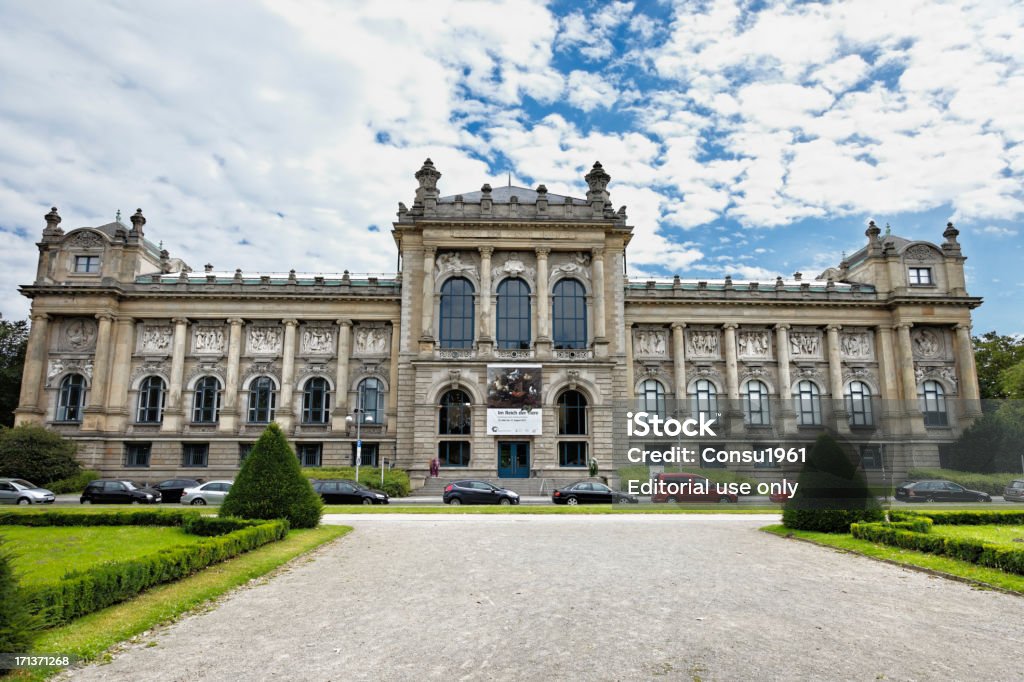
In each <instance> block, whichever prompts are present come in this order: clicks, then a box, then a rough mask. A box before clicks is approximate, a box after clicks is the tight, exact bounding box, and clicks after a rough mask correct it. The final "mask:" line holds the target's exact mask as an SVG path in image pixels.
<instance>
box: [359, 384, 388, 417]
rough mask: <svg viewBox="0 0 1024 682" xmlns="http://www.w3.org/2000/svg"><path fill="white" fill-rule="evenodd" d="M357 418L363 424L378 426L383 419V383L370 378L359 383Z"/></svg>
mask: <svg viewBox="0 0 1024 682" xmlns="http://www.w3.org/2000/svg"><path fill="white" fill-rule="evenodd" d="M359 409H360V410H361V411H362V413H361V414H360V416H359V418H360V419H362V421H363V423H364V424H380V423H382V421H383V419H384V383H383V382H382V381H381V380H380V379H375V378H373V377H370V378H369V379H363V380H362V381H360V382H359Z"/></svg>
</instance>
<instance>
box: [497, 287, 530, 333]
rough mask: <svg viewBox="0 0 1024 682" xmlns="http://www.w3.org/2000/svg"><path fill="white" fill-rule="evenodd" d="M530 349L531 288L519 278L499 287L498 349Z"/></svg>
mask: <svg viewBox="0 0 1024 682" xmlns="http://www.w3.org/2000/svg"><path fill="white" fill-rule="evenodd" d="M529 347H530V286H529V285H528V284H527V283H526V282H524V281H523V280H521V279H519V278H518V277H515V278H510V279H506V280H504V281H503V282H502V283H501V284H499V285H498V348H503V349H506V350H520V349H526V348H529Z"/></svg>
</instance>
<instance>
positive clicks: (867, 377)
mask: <svg viewBox="0 0 1024 682" xmlns="http://www.w3.org/2000/svg"><path fill="white" fill-rule="evenodd" d="M876 379H877V377H876V376H875V373H874V372H872V371H871V370H870V369H868V368H867V367H846V368H845V369H844V370H843V383H846V382H848V381H866V382H868V383H876Z"/></svg>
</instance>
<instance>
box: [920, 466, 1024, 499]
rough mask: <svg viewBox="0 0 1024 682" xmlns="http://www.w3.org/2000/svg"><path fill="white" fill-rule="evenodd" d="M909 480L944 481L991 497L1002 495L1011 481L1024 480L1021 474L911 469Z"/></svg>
mask: <svg viewBox="0 0 1024 682" xmlns="http://www.w3.org/2000/svg"><path fill="white" fill-rule="evenodd" d="M907 478H908V479H913V480H918V481H922V480H929V479H942V480H946V481H953V482H954V483H959V484H960V485H962V486H963V487H965V488H968V489H969V490H979V491H981V492H984V493H988V494H989V495H1002V494H1003V488H1005V487H1006V486H1007V485H1009V483H1010V481H1013V480H1015V479H1018V478H1024V476H1022V475H1021V474H1013V473H1007V474H976V473H972V472H970V471H955V470H953V469H911V470H910V471H908V472H907Z"/></svg>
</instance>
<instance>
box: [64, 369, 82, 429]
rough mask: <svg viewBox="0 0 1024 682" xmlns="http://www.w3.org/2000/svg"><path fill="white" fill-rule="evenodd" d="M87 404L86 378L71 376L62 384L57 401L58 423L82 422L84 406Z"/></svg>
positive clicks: (77, 375) (65, 378) (78, 375)
mask: <svg viewBox="0 0 1024 682" xmlns="http://www.w3.org/2000/svg"><path fill="white" fill-rule="evenodd" d="M84 404H85V377H83V376H82V375H81V374H69V375H67V376H66V377H64V380H63V381H61V382H60V396H59V397H58V399H57V421H59V422H80V421H82V406H83V405H84Z"/></svg>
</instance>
